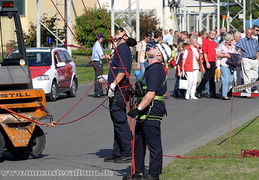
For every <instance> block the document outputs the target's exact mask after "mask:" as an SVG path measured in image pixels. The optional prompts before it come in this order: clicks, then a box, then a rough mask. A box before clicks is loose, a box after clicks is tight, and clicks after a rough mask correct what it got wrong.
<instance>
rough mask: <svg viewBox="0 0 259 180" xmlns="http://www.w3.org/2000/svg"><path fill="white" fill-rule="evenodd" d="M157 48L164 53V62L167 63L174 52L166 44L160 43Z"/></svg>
mask: <svg viewBox="0 0 259 180" xmlns="http://www.w3.org/2000/svg"><path fill="white" fill-rule="evenodd" d="M156 47H157V48H158V50H159V51H160V52H161V53H162V56H163V59H164V60H163V61H164V62H166V61H167V60H169V59H170V58H171V56H172V50H171V48H170V47H169V46H168V45H167V44H165V43H158V44H156Z"/></svg>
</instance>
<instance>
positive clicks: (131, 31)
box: [120, 21, 136, 39]
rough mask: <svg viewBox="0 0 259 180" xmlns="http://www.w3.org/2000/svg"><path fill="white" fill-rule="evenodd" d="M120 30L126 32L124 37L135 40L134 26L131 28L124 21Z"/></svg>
mask: <svg viewBox="0 0 259 180" xmlns="http://www.w3.org/2000/svg"><path fill="white" fill-rule="evenodd" d="M120 28H122V29H124V30H125V31H126V35H127V36H128V37H130V38H133V39H135V37H136V33H135V30H134V26H132V25H131V24H129V23H128V22H126V21H123V22H122V23H121V24H120Z"/></svg>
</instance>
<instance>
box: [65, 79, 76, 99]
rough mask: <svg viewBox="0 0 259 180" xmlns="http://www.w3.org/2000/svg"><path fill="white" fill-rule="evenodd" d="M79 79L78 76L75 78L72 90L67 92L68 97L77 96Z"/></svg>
mask: <svg viewBox="0 0 259 180" xmlns="http://www.w3.org/2000/svg"><path fill="white" fill-rule="evenodd" d="M77 87H78V86H77V80H76V78H74V79H73V81H72V85H71V91H68V92H67V96H68V97H76V92H77Z"/></svg>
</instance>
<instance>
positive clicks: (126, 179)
mask: <svg viewBox="0 0 259 180" xmlns="http://www.w3.org/2000/svg"><path fill="white" fill-rule="evenodd" d="M143 179H144V176H143V173H135V174H133V175H132V180H143ZM122 180H130V174H127V175H125V176H123V178H122Z"/></svg>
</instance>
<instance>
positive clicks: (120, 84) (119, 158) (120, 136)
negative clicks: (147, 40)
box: [104, 28, 137, 163]
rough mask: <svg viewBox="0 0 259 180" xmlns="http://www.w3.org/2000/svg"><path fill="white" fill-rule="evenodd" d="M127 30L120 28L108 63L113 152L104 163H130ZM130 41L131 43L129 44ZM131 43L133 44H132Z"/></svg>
mask: <svg viewBox="0 0 259 180" xmlns="http://www.w3.org/2000/svg"><path fill="white" fill-rule="evenodd" d="M129 36H130V32H129V31H127V29H124V28H120V29H119V30H118V31H117V34H116V36H115V40H116V43H117V48H116V49H115V54H114V57H113V59H112V61H111V62H110V71H109V74H108V83H109V86H110V87H109V90H108V97H109V108H110V116H111V119H112V122H113V126H114V143H113V152H112V154H111V155H110V156H108V157H105V158H104V161H105V162H114V163H128V162H131V155H132V154H131V132H130V128H129V124H128V118H127V114H126V102H127V101H128V100H129V99H128V95H127V93H126V89H127V88H128V87H129V86H130V83H129V78H130V72H131V66H132V53H131V50H130V48H129V46H132V44H131V43H132V41H134V43H135V45H136V44H137V43H136V41H135V40H134V39H132V38H130V37H129ZM129 39H131V43H130V42H129ZM134 43H133V44H134Z"/></svg>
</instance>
